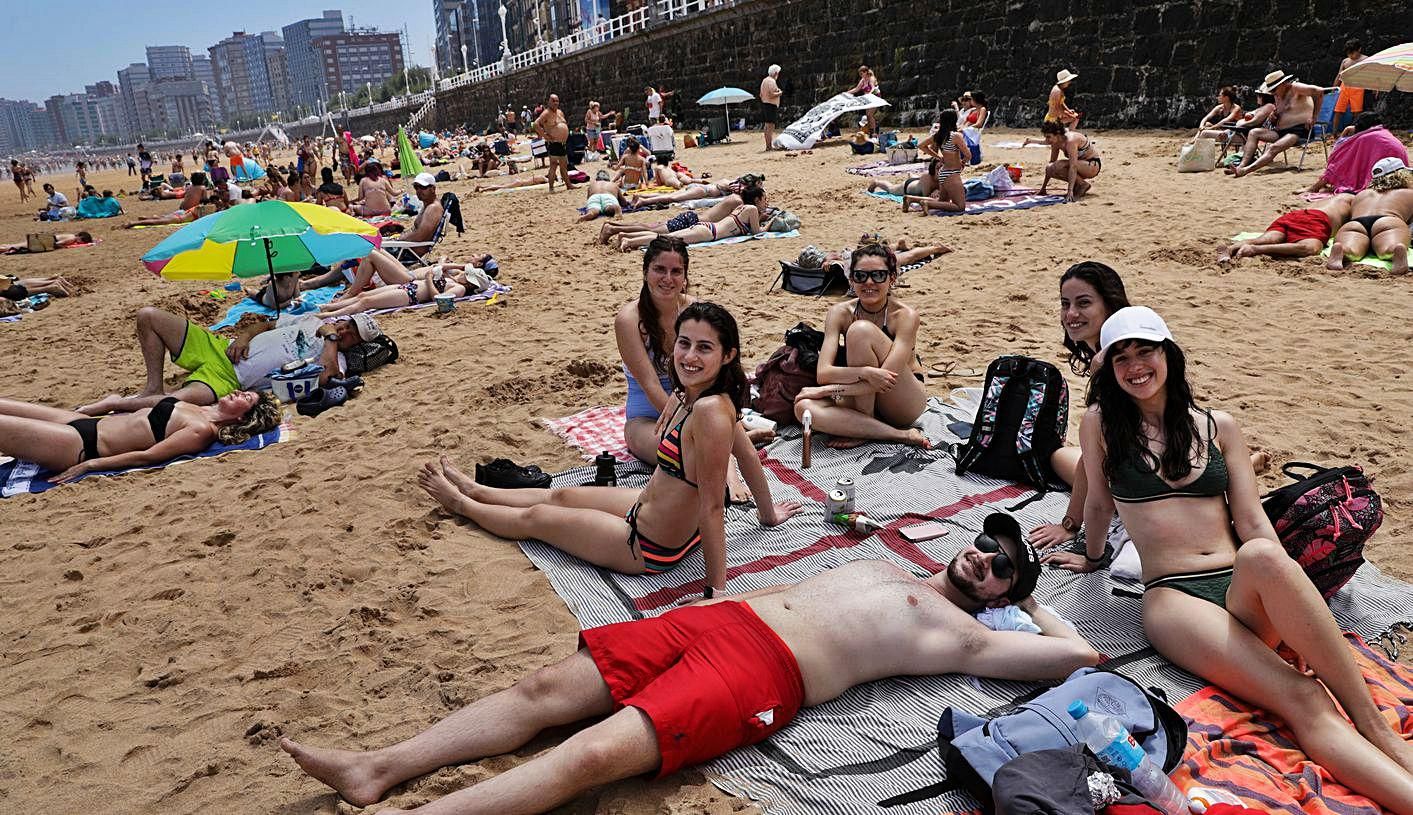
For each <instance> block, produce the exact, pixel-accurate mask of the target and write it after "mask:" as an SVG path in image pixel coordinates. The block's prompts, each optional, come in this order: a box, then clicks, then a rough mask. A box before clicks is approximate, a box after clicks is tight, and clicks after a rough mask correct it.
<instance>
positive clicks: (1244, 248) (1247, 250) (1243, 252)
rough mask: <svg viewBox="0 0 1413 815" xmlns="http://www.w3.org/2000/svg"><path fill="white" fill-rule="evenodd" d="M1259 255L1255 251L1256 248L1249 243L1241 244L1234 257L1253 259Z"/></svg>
mask: <svg viewBox="0 0 1413 815" xmlns="http://www.w3.org/2000/svg"><path fill="white" fill-rule="evenodd" d="M1259 254H1261V253H1260V252H1259V251H1257V249H1256V247H1255V246H1253V245H1252V244H1249V243H1243V244H1242V245H1241V246H1240V247H1238V248H1237V250H1236V256H1237V257H1239V258H1254V257H1256V256H1257V255H1259Z"/></svg>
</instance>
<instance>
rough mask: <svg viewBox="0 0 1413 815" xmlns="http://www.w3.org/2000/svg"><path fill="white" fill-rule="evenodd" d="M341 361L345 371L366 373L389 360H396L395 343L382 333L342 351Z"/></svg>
mask: <svg viewBox="0 0 1413 815" xmlns="http://www.w3.org/2000/svg"><path fill="white" fill-rule="evenodd" d="M343 361H344V366H345V367H346V368H347V369H348V371H347V373H349V374H366V373H368V372H369V371H371V370H374V369H376V368H381V367H383V366H384V365H386V364H388V363H389V362H397V343H395V342H393V340H392V337H389V336H388V335H386V334H383V335H381V336H377V337H374V338H373V339H371V340H369V341H367V342H361V343H359V344H357V345H355V346H353V347H352V348H350V349H348V350H347V351H344V352H343Z"/></svg>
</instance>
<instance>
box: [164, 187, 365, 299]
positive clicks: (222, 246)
mask: <svg viewBox="0 0 1413 815" xmlns="http://www.w3.org/2000/svg"><path fill="white" fill-rule="evenodd" d="M381 243H382V237H381V236H380V235H379V234H378V230H377V229H376V228H375V227H374V226H373V225H372V224H369V223H367V222H365V221H360V220H358V219H357V218H354V217H353V216H351V215H345V214H344V213H342V212H339V211H338V210H336V209H330V208H328V207H321V206H318V205H316V204H300V203H290V202H288V201H262V202H260V203H256V204H241V205H239V206H234V207H231V208H230V209H227V210H225V211H222V212H217V213H215V214H213V215H207V216H206V217H204V218H201V219H199V220H196V221H193V222H192V223H189V224H187V225H186V226H184V227H182V228H181V229H179V230H177V231H176V232H174V233H172V234H171V235H169V236H168V237H167V239H166V240H164V241H162V242H161V243H159V244H157V245H156V246H154V247H152V248H151V249H150V250H148V252H147V254H145V255H143V256H142V265H144V266H146V267H147V269H148V271H150V272H152V273H153V274H156V275H161V276H162V277H165V278H167V279H168V280H221V279H224V278H227V277H230V276H231V275H235V276H236V277H260V276H262V275H270V276H271V277H273V276H274V275H276V274H281V273H284V272H303V271H307V270H308V269H310V268H311V267H313V266H315V265H320V266H329V267H332V266H334V265H336V264H338V263H341V262H342V261H345V260H350V259H352V258H361V257H366V256H367V255H368V253H369V252H372V251H373V249H375V248H377V247H378V246H379V245H381Z"/></svg>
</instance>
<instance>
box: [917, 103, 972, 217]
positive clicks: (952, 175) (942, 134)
mask: <svg viewBox="0 0 1413 815" xmlns="http://www.w3.org/2000/svg"><path fill="white" fill-rule="evenodd" d="M922 152H924V153H926V154H927V155H928V156H931V158H932V160H931V161H930V162H928V172H929V173H931V174H932V175H933V177H934V178H935V179H936V180H937V185H936V188H935V189H933V191H932V193H931V194H929V195H928V196H926V197H923V196H917V195H908V194H906V193H904V195H903V211H904V212H907V211H908V210H909V209H911V208H912V205H913V204H918V205H920V206H921V207H922V214H923V215H927V214H928V213H929V212H930V211H931V210H934V209H940V210H942V211H943V212H963V211H965V210H966V208H967V191H966V187H965V186H963V185H962V168H963V167H966V166H967V162H969V161H971V150H970V149H968V148H967V142H966V139H965V138H964V137H963V136H962V132H961V131H960V130H958V129H957V112H956V111H955V110H951V109H948V110H944V111H942V115H941V116H940V117H938V128H937V132H936V133H934V134H933V135H932V138H930V139H928V140H927V141H924V142H923V143H922Z"/></svg>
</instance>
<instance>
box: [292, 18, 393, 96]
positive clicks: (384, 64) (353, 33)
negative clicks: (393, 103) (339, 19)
mask: <svg viewBox="0 0 1413 815" xmlns="http://www.w3.org/2000/svg"><path fill="white" fill-rule="evenodd" d="M314 47H315V49H317V50H318V51H319V58H320V61H321V63H322V64H323V71H324V87H325V88H326V89H327V91H328V94H329V97H330V98H333V96H335V95H336V94H338V93H339V92H341V91H342V92H346V93H350V94H353V93H357V92H358V91H359V90H361V89H363V88H364V87H366V86H367V85H369V84H371V85H373V86H374V87H377V86H378V85H381V84H383V83H384V82H386V81H388V80H389V79H391V78H392V77H393V76H394V75H395V74H399V73H402V65H403V61H402V35H401V34H399V33H397V32H393V33H390V34H384V33H382V32H380V31H378V30H377V29H375V28H354V29H349V30H348V31H345V32H343V33H341V34H333V35H331V36H327V37H317V38H315V40H314Z"/></svg>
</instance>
